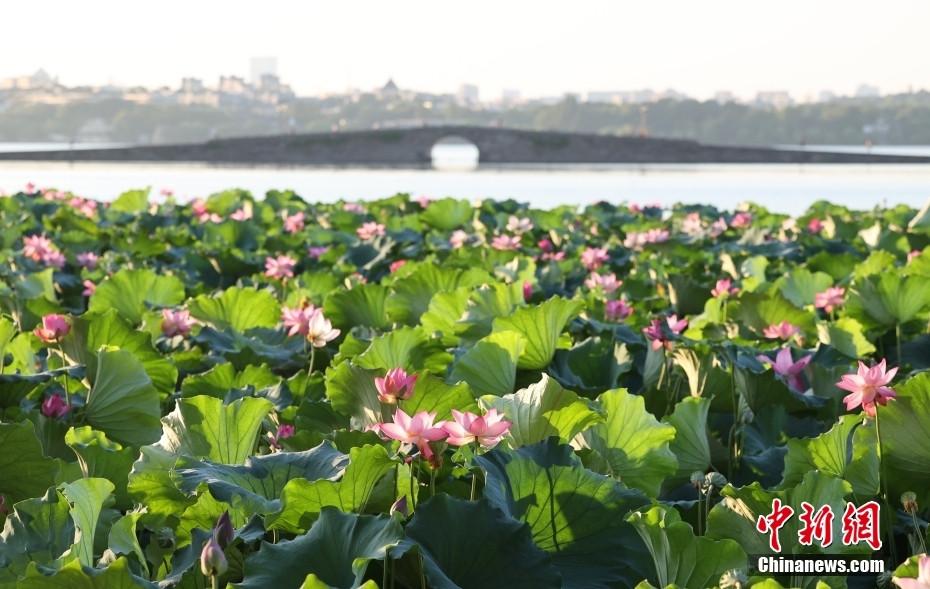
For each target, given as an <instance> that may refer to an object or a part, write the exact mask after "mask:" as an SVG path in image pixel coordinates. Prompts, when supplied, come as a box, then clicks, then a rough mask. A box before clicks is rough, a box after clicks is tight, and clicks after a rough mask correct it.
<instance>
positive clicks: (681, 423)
mask: <svg viewBox="0 0 930 589" xmlns="http://www.w3.org/2000/svg"><path fill="white" fill-rule="evenodd" d="M710 405H711V402H710V399H701V398H698V397H685V398H684V399H682V400H681V401H679V402H678V404H676V405H675V411H674V413H672V414H671V415H667V416H665V418H663V421H664V422H666V423H668V424H669V425H671V426H672V427H674V428H675V439H674V440H672V441H671V442H670V443H669V448H670V449H671V451H672V453H673V454H674V455H675V458H676V459H677V460H678V472H677V473H676V475H675V476H676V478H680V479H688V478H689V477H690V476H691V473H693V472H694V471H696V470H700V471H701V472H705V471H707V470H709V469H710V467H711V454H710V443H709V439H710V432H709V431H708V429H707V413H708V412H709V411H710Z"/></svg>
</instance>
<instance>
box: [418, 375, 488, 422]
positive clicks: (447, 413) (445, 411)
mask: <svg viewBox="0 0 930 589" xmlns="http://www.w3.org/2000/svg"><path fill="white" fill-rule="evenodd" d="M403 409H404V411H406V412H407V414H409V415H415V414H417V413H419V412H420V411H429V412H430V413H433V412H435V413H436V422H439V421H449V420H451V419H452V410H453V409H457V410H458V411H463V412H464V411H471V412H472V413H477V411H478V403H477V402H476V401H475V397H474V395H473V394H472V390H471V388H470V387H469V386H468V384H467V383H464V382H460V383H457V384H446V383H445V382H444V381H443V380H442V379H441V378H439V377H438V376H433V375H431V374H429V373H423V374H421V375H420V376H419V377H418V378H417V384H416V385H415V386H414V388H413V397H411V398H410V399H408V400H406V401H404V402H403Z"/></svg>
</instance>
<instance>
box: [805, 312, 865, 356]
mask: <svg viewBox="0 0 930 589" xmlns="http://www.w3.org/2000/svg"><path fill="white" fill-rule="evenodd" d="M864 331H865V330H864V329H863V326H862V324H860V323H859V322H858V321H856V320H855V319H853V318H852V317H840V318H839V319H837V320H836V321H835V322H833V323H818V324H817V333H818V334H819V335H820V343H822V344H826V345H828V346H833V347H834V348H836V349H837V350H839V351H840V352H842V353H843V354H846V355H847V356H849V357H850V358H865V357H866V356H870V355H872V354H874V353H875V346H874V345H872V342H870V341H869V340H868V339H867V338H866V337H865V333H864Z"/></svg>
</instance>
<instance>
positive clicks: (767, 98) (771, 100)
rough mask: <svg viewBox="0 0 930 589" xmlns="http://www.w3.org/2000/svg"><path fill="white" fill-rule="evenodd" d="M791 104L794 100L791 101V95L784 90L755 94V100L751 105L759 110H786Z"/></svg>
mask: <svg viewBox="0 0 930 589" xmlns="http://www.w3.org/2000/svg"><path fill="white" fill-rule="evenodd" d="M792 104H794V100H792V98H791V95H790V94H788V92H786V91H784V90H771V91H765V92H757V93H756V100H755V102H754V103H753V105H754V106H757V107H760V108H776V109H782V108H787V107H789V106H791V105H792Z"/></svg>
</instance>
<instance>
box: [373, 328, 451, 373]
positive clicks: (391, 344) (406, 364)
mask: <svg viewBox="0 0 930 589" xmlns="http://www.w3.org/2000/svg"><path fill="white" fill-rule="evenodd" d="M451 362H452V356H451V355H450V354H449V353H448V352H446V351H445V349H444V348H443V346H442V342H441V341H439V340H438V339H432V338H430V336H429V335H428V334H427V333H426V332H425V331H423V328H421V327H413V328H411V327H402V328H400V329H395V330H394V331H391V332H390V333H386V334H384V335H382V336H379V337H376V338H375V339H373V340H372V341H371V345H370V346H369V347H368V349H367V350H366V351H365V352H363V353H362V354H359V355H358V356H357V357H356V358H355V364H356V365H357V366H360V367H362V368H383V369H385V370H391V369H392V368H396V367H398V366H400V367H403V368H404V369H405V370H407V371H408V372H419V371H422V370H429V371H430V372H433V373H442V372H445V370H446V366H447V365H449V363H451Z"/></svg>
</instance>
